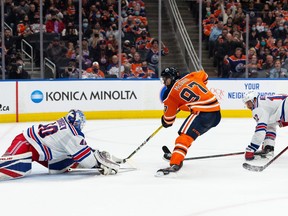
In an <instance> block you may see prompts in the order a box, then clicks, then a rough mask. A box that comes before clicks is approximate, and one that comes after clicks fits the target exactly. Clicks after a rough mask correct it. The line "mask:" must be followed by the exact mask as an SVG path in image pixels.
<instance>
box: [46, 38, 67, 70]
mask: <svg viewBox="0 0 288 216" xmlns="http://www.w3.org/2000/svg"><path fill="white" fill-rule="evenodd" d="M46 53H47V57H48V58H49V59H50V60H51V61H52V62H54V63H55V64H56V65H57V64H58V62H59V61H61V60H62V59H63V58H65V55H66V53H67V48H66V47H65V46H64V45H63V44H62V43H60V40H59V38H58V37H55V38H54V39H53V40H52V42H51V43H50V44H49V45H48V47H47V50H46Z"/></svg>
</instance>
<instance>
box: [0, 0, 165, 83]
mask: <svg viewBox="0 0 288 216" xmlns="http://www.w3.org/2000/svg"><path fill="white" fill-rule="evenodd" d="M40 7H42V9H43V25H42V28H43V30H42V31H43V32H44V36H45V38H47V39H46V40H45V41H44V43H45V45H44V49H45V50H44V51H45V52H44V57H46V58H48V59H49V60H50V61H51V62H53V63H54V64H55V65H56V78H79V74H80V70H79V64H81V69H82V70H81V77H82V78H108V77H109V78H110V77H112V78H157V77H158V71H157V68H158V67H157V64H158V51H159V41H158V39H157V38H151V37H150V34H149V27H148V20H147V18H146V9H145V3H144V1H142V0H133V1H132V0H130V1H129V0H121V14H118V1H116V0H83V1H82V8H81V9H79V3H78V1H74V0H43V3H42V5H40V1H39V0H5V4H4V12H5V16H4V17H5V24H7V25H6V26H5V28H4V41H5V43H4V44H5V50H4V53H5V65H6V75H7V78H11V79H17V78H19V79H20V78H23V79H25V78H29V77H30V76H29V71H25V69H24V68H23V63H24V61H23V58H22V55H21V49H22V47H21V46H22V45H21V41H22V40H23V39H25V41H27V42H28V43H29V44H32V46H33V48H34V57H33V58H34V61H35V64H36V66H39V64H40V54H39V51H40V50H39V32H40V28H41V26H40V13H39V11H40ZM79 12H81V13H82V29H81V31H82V32H81V33H82V41H81V45H82V54H80V53H79V52H80V51H79V40H78V37H79V19H78V17H79V16H78V14H79ZM120 18H121V22H122V25H121V29H120V31H118V21H119V19H120ZM120 37H121V51H122V52H121V53H120V55H121V58H119V52H118V46H119V38H120ZM161 46H162V48H160V49H161V54H162V55H163V56H164V55H166V54H168V52H169V50H168V48H167V47H166V46H165V45H164V44H163V43H162V44H161ZM1 52H2V49H1ZM119 59H121V62H120V63H119ZM20 70H21V73H19V71H20Z"/></svg>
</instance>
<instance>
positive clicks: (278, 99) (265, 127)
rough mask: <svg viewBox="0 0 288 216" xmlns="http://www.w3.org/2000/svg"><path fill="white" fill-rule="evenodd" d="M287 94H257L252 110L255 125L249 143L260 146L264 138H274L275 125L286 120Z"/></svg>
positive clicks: (287, 112)
mask: <svg viewBox="0 0 288 216" xmlns="http://www.w3.org/2000/svg"><path fill="white" fill-rule="evenodd" d="M286 98H287V95H273V96H258V97H257V100H256V102H255V103H254V109H253V111H252V114H253V118H254V119H255V120H256V122H257V125H256V129H255V133H254V135H253V137H252V141H251V144H252V145H253V144H254V145H256V146H260V145H261V144H262V142H263V141H264V139H271V140H275V138H276V127H277V125H279V123H280V122H287V121H288V117H287V116H286V114H288V104H287V102H286Z"/></svg>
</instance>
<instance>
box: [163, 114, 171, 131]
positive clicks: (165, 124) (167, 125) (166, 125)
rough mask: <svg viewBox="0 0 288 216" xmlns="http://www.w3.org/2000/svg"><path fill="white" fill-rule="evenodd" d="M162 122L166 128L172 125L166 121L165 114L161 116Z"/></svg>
mask: <svg viewBox="0 0 288 216" xmlns="http://www.w3.org/2000/svg"><path fill="white" fill-rule="evenodd" d="M161 123H162V125H163V127H165V128H168V127H171V126H172V124H167V123H166V122H165V121H164V116H162V117H161Z"/></svg>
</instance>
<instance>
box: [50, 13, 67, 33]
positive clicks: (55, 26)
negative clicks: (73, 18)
mask: <svg viewBox="0 0 288 216" xmlns="http://www.w3.org/2000/svg"><path fill="white" fill-rule="evenodd" d="M64 28H65V25H64V23H63V21H62V20H61V19H60V18H59V17H58V16H57V15H56V14H55V12H53V13H52V15H51V17H48V20H47V21H46V31H47V32H48V33H58V34H59V35H60V34H61V32H62V31H63V29H64Z"/></svg>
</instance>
